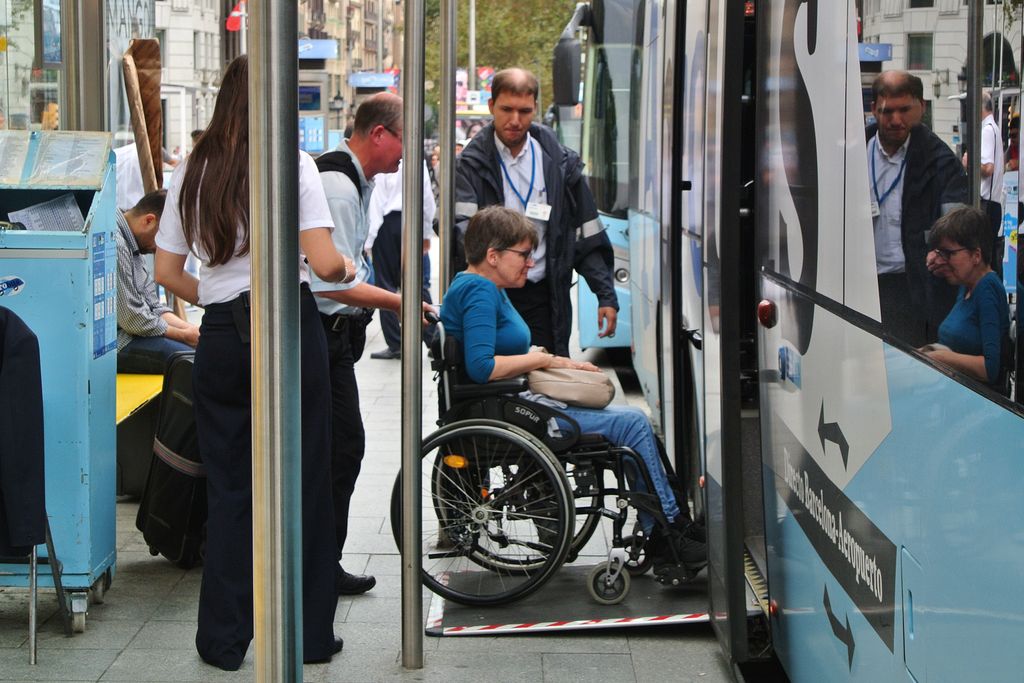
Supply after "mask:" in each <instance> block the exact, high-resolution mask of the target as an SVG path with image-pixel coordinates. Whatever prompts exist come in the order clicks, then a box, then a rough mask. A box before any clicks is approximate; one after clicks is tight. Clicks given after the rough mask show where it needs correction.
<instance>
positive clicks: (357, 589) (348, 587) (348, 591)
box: [335, 567, 377, 595]
mask: <svg viewBox="0 0 1024 683" xmlns="http://www.w3.org/2000/svg"><path fill="white" fill-rule="evenodd" d="M376 585H377V579H375V578H373V577H372V576H364V575H363V574H349V573H348V572H347V571H345V570H344V569H342V568H341V567H338V576H337V578H336V579H335V586H336V587H337V589H338V595H362V594H363V593H365V592H366V591H368V590H370V589H371V588H373V587H374V586H376Z"/></svg>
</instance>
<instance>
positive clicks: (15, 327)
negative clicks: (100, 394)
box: [0, 306, 46, 557]
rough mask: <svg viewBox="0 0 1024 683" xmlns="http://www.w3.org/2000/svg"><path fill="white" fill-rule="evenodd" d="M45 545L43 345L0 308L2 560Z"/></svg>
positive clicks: (19, 319) (0, 546)
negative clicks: (41, 350)
mask: <svg viewBox="0 0 1024 683" xmlns="http://www.w3.org/2000/svg"><path fill="white" fill-rule="evenodd" d="M45 540H46V488H45V475H44V466H43V384H42V379H41V372H40V369H39V341H38V339H36V335H35V334H33V332H32V330H30V329H29V328H28V326H27V325H25V323H24V322H23V321H22V320H21V318H19V317H18V316H17V315H16V314H15V313H14V312H13V311H10V310H8V309H6V308H4V307H2V306H0V556H8V557H24V556H25V555H28V554H29V553H30V552H32V546H34V545H39V544H40V543H43V542H44V541H45Z"/></svg>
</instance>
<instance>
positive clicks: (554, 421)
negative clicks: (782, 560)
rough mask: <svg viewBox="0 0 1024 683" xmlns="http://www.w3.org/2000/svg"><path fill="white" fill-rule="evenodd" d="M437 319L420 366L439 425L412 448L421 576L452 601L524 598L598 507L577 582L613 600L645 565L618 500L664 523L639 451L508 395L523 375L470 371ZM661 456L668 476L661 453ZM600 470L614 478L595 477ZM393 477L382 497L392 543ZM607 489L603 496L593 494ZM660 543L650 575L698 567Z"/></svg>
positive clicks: (396, 528)
mask: <svg viewBox="0 0 1024 683" xmlns="http://www.w3.org/2000/svg"><path fill="white" fill-rule="evenodd" d="M437 330H438V332H437V336H436V337H435V340H434V344H433V348H432V351H433V361H432V363H431V367H432V369H433V370H434V371H435V373H436V375H435V378H436V379H437V381H438V403H439V412H438V414H439V416H440V417H439V419H438V425H439V426H440V429H438V430H437V431H435V432H433V433H432V434H430V435H429V436H427V437H426V439H424V441H423V443H422V449H421V458H422V460H421V462H422V467H421V485H420V487H419V488H420V491H421V495H420V510H421V515H422V542H421V552H422V558H421V559H422V580H423V583H424V584H425V585H426V586H427V587H428V588H429V589H430V590H431V591H433V592H434V593H436V594H438V595H439V596H441V597H443V598H445V599H447V600H451V601H453V602H457V603H460V604H464V605H471V606H493V605H500V604H505V603H509V602H512V601H515V600H518V599H521V598H524V597H526V596H527V595H530V594H531V593H533V592H535V591H536V590H538V589H539V588H541V586H543V585H544V584H545V583H546V582H547V581H548V579H550V578H551V577H552V575H553V574H554V573H555V572H556V571H557V570H558V569H559V567H561V566H562V564H564V563H565V562H572V561H574V560H575V559H576V558H577V556H578V555H579V553H580V551H581V550H583V548H584V546H586V544H587V542H588V541H589V540H590V538H591V537H592V536H593V534H594V532H595V530H596V529H597V528H598V526H599V524H600V522H601V519H602V518H608V519H610V520H611V521H612V543H611V548H610V549H609V551H608V557H607V560H605V561H604V562H601V563H600V564H598V565H597V566H596V567H594V569H593V570H592V571H591V572H590V574H589V576H588V579H587V589H588V591H589V593H590V595H591V597H592V598H593V599H594V600H595V601H597V602H598V603H600V604H604V605H613V604H617V603H619V602H621V601H622V600H623V599H624V598H625V597H626V595H627V593H628V592H629V587H630V578H631V576H633V575H639V574H643V573H644V572H646V571H648V570H649V569H650V568H651V566H652V564H653V558H652V557H651V554H650V552H649V550H650V547H649V545H648V541H649V540H650V539H648V537H647V535H646V534H645V533H644V531H643V529H642V527H641V526H640V524H639V523H638V522H637V521H636V518H635V516H634V522H633V529H632V532H631V533H629V534H626V535H624V530H625V528H626V524H627V521H628V520H629V518H630V510H633V511H644V512H646V513H648V514H650V515H651V517H653V518H654V520H655V528H656V529H657V528H659V527H660V529H662V530H668V529H669V528H670V525H669V522H668V520H667V519H666V517H665V514H664V512H663V511H662V508H661V501H660V500H659V498H658V496H657V494H656V493H654V491H655V488H654V485H653V483H652V481H651V478H650V474H649V473H648V471H647V468H646V467H645V465H644V462H643V460H642V459H641V458H640V457H639V456H638V455H637V454H636V453H635V452H634V451H632V450H631V449H629V448H622V447H617V446H613V445H612V444H611V443H609V442H608V441H606V440H605V439H604V438H603V437H602V436H601V435H599V434H581V433H580V429H579V426H578V425H577V424H576V422H575V421H574V420H573V419H572V418H571V417H569V416H568V415H566V414H564V413H561V412H559V411H558V410H556V409H553V408H550V407H548V406H545V405H541V404H539V403H536V402H533V401H527V400H524V399H521V398H519V396H518V394H519V393H520V392H522V391H524V390H526V388H527V386H526V378H525V377H518V378H514V379H506V380H499V381H495V382H489V383H487V384H476V383H474V382H472V381H470V380H469V379H468V378H466V377H465V375H464V373H463V369H462V367H461V357H462V356H461V351H460V349H459V345H458V342H457V341H456V340H455V339H453V338H450V337H446V336H445V334H444V329H443V326H442V325H441V324H440V323H438V324H437ZM555 425H557V428H555ZM662 459H663V461H664V464H665V467H666V471H667V472H668V473H669V474H670V478H671V477H672V475H671V472H672V469H671V466H670V465H669V463H668V462H667V458H666V457H665V455H664V453H662ZM627 467H630V468H631V469H632V472H633V476H636V477H643V479H644V481H645V483H646V486H645V487H644V488H645V490H646V491H648V492H650V493H645V492H642V491H636V490H630V489H629V487H627V485H626V469H627ZM606 473H611V474H612V475H613V478H614V481H615V486H613V487H608V486H606V484H605V474H606ZM402 476H403V475H402V473H399V475H398V478H397V479H396V481H395V485H394V489H393V491H392V497H391V524H392V532H393V534H394V537H395V541H396V542H397V543H398V545H399V547H401V519H402V504H401V497H402V495H401V481H402ZM670 481H671V479H670ZM609 498H610V499H611V500H613V506H612V507H606V505H605V501H606V499H609ZM680 500H681V501H685V497H681V498H680ZM665 533H667V531H666V532H665ZM653 535H654V534H652V536H653ZM666 546H667V549H668V552H669V554H670V557H671V562H670V563H669V564H668V565H667V570H666V571H663V572H661V573H659V575H658V576H657V579H658V580H659V581H661V582H662V583H666V584H670V585H680V584H682V583H685V582H688V581H690V580H691V579H692V578H693V577H694V576H695V575H696V573H697V572H698V571H700V569H701V568H702V567H703V564H704V563H701V564H699V565H694V564H692V563H691V564H687V563H685V562H684V561H683V560H682V557H681V555H680V553H679V552H678V550H677V548H676V545H675V543H666Z"/></svg>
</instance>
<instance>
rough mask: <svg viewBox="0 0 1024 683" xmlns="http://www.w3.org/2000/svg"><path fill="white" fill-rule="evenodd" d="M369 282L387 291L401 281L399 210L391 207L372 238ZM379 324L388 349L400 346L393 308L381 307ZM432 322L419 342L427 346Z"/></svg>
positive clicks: (426, 270) (426, 284) (426, 283)
mask: <svg viewBox="0 0 1024 683" xmlns="http://www.w3.org/2000/svg"><path fill="white" fill-rule="evenodd" d="M372 252H373V284H375V285H377V286H378V287H380V288H381V289H386V290H388V291H389V292H397V291H398V290H399V289H400V288H401V284H402V214H401V212H398V211H392V212H391V213H389V214H388V215H387V216H384V219H383V222H382V223H381V226H380V230H378V231H377V238H376V239H375V240H374V241H373V249H372ZM422 295H423V300H424V301H426V302H427V303H428V304H429V303H433V302H432V300H431V298H430V254H424V255H423V292H422ZM380 327H381V332H383V333H384V341H385V342H387V345H388V348H389V349H391V350H392V351H398V350H399V349H401V348H402V327H401V324H400V322H399V320H398V315H397V314H396V313H395V312H394V311H388V310H385V309H381V311H380ZM434 330H435V328H434V326H433V325H430V326H429V327H427V328H426V329H424V330H423V343H424V344H426V345H427V346H428V347H429V346H430V342H431V341H432V340H433V338H434Z"/></svg>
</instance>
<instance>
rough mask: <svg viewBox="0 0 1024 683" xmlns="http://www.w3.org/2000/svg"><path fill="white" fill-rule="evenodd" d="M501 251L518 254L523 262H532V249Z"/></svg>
mask: <svg viewBox="0 0 1024 683" xmlns="http://www.w3.org/2000/svg"><path fill="white" fill-rule="evenodd" d="M501 251H511V252H512V253H513V254H519V255H520V256H522V257H523V260H524V261H532V260H533V250H532V249H502V250H501Z"/></svg>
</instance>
